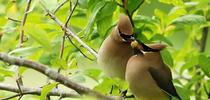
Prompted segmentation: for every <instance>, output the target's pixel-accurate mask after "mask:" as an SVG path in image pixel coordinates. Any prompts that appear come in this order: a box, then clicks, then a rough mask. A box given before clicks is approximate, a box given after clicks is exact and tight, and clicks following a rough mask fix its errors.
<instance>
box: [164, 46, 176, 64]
mask: <svg viewBox="0 0 210 100" xmlns="http://www.w3.org/2000/svg"><path fill="white" fill-rule="evenodd" d="M161 56H162V58H163V61H164V62H165V63H166V64H167V65H169V66H170V67H173V65H174V61H173V57H172V55H171V53H170V52H169V51H168V50H166V49H164V50H162V51H161Z"/></svg>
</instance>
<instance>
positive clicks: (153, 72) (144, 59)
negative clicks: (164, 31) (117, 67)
mask: <svg viewBox="0 0 210 100" xmlns="http://www.w3.org/2000/svg"><path fill="white" fill-rule="evenodd" d="M131 45H132V47H134V50H135V51H139V50H142V48H143V47H142V46H141V45H138V46H137V45H136V43H133V42H132V44H131ZM149 47H151V48H153V49H156V50H159V51H161V50H162V49H164V48H165V47H166V46H165V45H163V44H152V45H149ZM159 51H156V52H142V51H139V52H136V55H134V56H132V57H131V58H130V59H129V61H128V63H127V67H126V80H127V81H128V83H129V88H130V90H131V92H132V93H133V94H134V95H135V97H136V98H137V99H138V100H169V99H170V98H171V95H172V96H175V97H177V98H178V99H181V98H180V97H179V96H178V94H177V92H176V90H175V87H174V85H173V83H172V75H171V71H170V69H169V67H168V66H167V65H166V64H164V62H163V60H162V58H161V54H160V52H159Z"/></svg>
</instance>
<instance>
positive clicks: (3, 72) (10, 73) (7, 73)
mask: <svg viewBox="0 0 210 100" xmlns="http://www.w3.org/2000/svg"><path fill="white" fill-rule="evenodd" d="M14 74H15V73H14V72H13V71H9V70H7V69H4V68H2V67H0V75H3V76H10V77H11V76H13V75H14Z"/></svg>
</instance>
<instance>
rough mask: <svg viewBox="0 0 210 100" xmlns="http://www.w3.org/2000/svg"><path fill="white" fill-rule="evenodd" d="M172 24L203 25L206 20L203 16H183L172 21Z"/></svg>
mask: <svg viewBox="0 0 210 100" xmlns="http://www.w3.org/2000/svg"><path fill="white" fill-rule="evenodd" d="M171 23H172V24H179V23H180V24H186V25H192V24H204V23H206V19H205V17H204V16H201V15H184V16H181V17H178V18H176V19H174V20H173V21H172V22H171Z"/></svg>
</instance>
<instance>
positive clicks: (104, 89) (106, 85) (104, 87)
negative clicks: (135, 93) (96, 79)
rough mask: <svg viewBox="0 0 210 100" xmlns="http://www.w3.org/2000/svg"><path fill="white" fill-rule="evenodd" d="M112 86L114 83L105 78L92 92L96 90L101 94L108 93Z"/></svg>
mask: <svg viewBox="0 0 210 100" xmlns="http://www.w3.org/2000/svg"><path fill="white" fill-rule="evenodd" d="M113 84H114V82H113V81H112V80H111V79H109V78H105V79H104V80H103V81H102V82H101V83H100V84H99V85H97V86H96V87H95V88H94V90H97V91H99V92H101V93H104V94H106V93H109V92H110V90H111V88H112V85H113Z"/></svg>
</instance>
